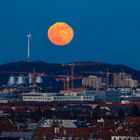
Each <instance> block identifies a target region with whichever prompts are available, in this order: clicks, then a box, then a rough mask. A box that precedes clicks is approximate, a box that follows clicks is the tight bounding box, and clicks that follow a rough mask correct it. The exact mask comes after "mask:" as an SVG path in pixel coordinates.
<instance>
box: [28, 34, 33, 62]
mask: <svg viewBox="0 0 140 140" xmlns="http://www.w3.org/2000/svg"><path fill="white" fill-rule="evenodd" d="M27 38H28V56H27V57H28V58H27V59H28V63H30V40H31V39H32V35H31V34H28V35H27Z"/></svg>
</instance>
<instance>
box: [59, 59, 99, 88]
mask: <svg viewBox="0 0 140 140" xmlns="http://www.w3.org/2000/svg"><path fill="white" fill-rule="evenodd" d="M99 64H101V63H98V62H88V63H87V62H83V63H70V64H62V67H64V66H69V67H70V72H69V73H70V75H69V80H70V85H71V89H74V80H76V79H82V76H75V74H74V67H75V66H87V65H99Z"/></svg>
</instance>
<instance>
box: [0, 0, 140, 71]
mask: <svg viewBox="0 0 140 140" xmlns="http://www.w3.org/2000/svg"><path fill="white" fill-rule="evenodd" d="M0 3H1V4H0V17H1V26H0V31H1V35H0V38H1V40H0V46H1V51H0V56H1V61H0V64H3V63H6V62H11V61H20V60H24V61H26V60H27V37H26V35H27V34H28V33H29V32H31V34H32V41H31V60H32V61H34V60H43V61H47V62H54V63H55V62H58V63H68V62H73V61H101V62H106V63H111V64H125V65H128V66H131V67H133V68H136V69H139V70H140V64H139V50H140V39H139V38H140V34H139V32H140V27H139V23H140V20H139V16H140V9H139V4H140V2H139V1H138V0H136V1H135V2H132V1H130V0H124V1H121V0H119V1H117V2H113V1H111V0H107V1H103V0H101V1H100V2H99V1H94V0H88V1H81V2H75V1H74V0H72V1H71V2H66V1H64V0H62V1H59V2H58V1H45V0H42V2H37V1H33V0H30V1H27V0H25V1H24V2H19V1H18V0H15V1H8V0H5V1H4V2H0ZM58 21H63V22H66V23H68V24H69V25H70V26H72V28H73V29H74V32H75V37H74V39H73V40H72V42H71V43H70V44H69V45H67V46H65V47H63V48H62V47H57V46H55V45H53V44H51V43H50V42H49V40H48V38H47V30H48V28H49V27H50V26H51V25H52V24H54V23H55V22H58Z"/></svg>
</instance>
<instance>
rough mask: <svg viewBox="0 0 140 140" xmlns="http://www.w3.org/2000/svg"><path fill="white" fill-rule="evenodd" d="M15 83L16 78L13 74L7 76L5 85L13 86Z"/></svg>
mask: <svg viewBox="0 0 140 140" xmlns="http://www.w3.org/2000/svg"><path fill="white" fill-rule="evenodd" d="M15 84H16V78H15V76H13V75H12V76H10V77H9V80H8V83H7V85H8V86H13V85H15Z"/></svg>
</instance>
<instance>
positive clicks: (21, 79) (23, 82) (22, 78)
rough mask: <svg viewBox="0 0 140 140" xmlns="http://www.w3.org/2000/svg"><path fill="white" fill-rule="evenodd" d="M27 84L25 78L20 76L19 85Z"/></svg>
mask: <svg viewBox="0 0 140 140" xmlns="http://www.w3.org/2000/svg"><path fill="white" fill-rule="evenodd" d="M24 84H25V77H24V76H23V75H20V76H19V77H18V79H17V85H24Z"/></svg>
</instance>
